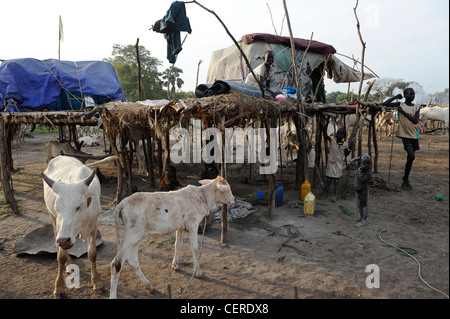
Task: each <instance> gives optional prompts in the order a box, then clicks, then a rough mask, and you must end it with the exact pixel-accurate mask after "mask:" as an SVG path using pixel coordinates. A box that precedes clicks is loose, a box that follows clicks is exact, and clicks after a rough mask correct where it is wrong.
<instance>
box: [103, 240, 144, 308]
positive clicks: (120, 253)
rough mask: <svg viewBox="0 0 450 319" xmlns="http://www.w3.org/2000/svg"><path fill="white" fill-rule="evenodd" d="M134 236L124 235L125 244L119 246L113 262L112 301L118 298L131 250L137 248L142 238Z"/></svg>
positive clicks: (110, 295)
mask: <svg viewBox="0 0 450 319" xmlns="http://www.w3.org/2000/svg"><path fill="white" fill-rule="evenodd" d="M133 235H135V236H131V234H130V233H127V232H125V233H124V240H123V243H122V244H121V245H118V246H117V255H116V257H114V259H113V261H112V262H111V287H110V292H109V298H110V299H116V298H117V284H118V283H119V277H120V272H121V271H122V268H123V265H125V262H126V261H127V260H128V258H129V256H130V254H131V250H132V249H133V248H134V246H136V247H137V243H139V241H140V238H141V237H139V236H137V234H133ZM136 249H137V248H136ZM130 265H131V264H130Z"/></svg>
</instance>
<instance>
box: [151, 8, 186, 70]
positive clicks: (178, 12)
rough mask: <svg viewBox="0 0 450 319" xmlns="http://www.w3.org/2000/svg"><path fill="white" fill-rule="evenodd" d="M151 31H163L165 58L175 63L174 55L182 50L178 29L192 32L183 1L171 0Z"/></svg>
mask: <svg viewBox="0 0 450 319" xmlns="http://www.w3.org/2000/svg"><path fill="white" fill-rule="evenodd" d="M153 31H155V32H159V33H164V37H165V38H166V40H167V59H168V60H169V62H170V63H175V61H176V55H177V54H178V53H180V51H181V50H182V48H181V35H180V31H185V32H188V33H191V32H192V30H191V25H190V23H189V18H188V17H187V16H186V7H185V4H184V2H183V1H175V2H172V4H171V5H170V9H169V10H168V11H167V13H166V15H165V16H164V18H162V19H161V20H158V21H156V22H155V24H154V26H153Z"/></svg>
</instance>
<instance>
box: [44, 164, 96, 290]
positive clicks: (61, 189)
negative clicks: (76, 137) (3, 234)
mask: <svg viewBox="0 0 450 319" xmlns="http://www.w3.org/2000/svg"><path fill="white" fill-rule="evenodd" d="M42 177H43V179H44V200H45V205H46V206H47V209H48V212H49V214H50V217H51V220H52V224H53V231H54V234H55V240H56V246H57V248H58V257H57V259H58V276H57V278H56V282H55V290H54V292H53V294H54V297H55V298H64V297H65V287H64V284H65V282H64V270H65V267H66V265H68V264H70V257H69V252H68V250H69V249H70V248H71V247H72V246H73V245H74V243H75V240H76V239H75V238H76V236H77V234H79V235H80V238H81V239H82V240H83V241H85V240H87V242H88V256H89V260H90V262H91V280H92V285H93V289H94V291H95V292H96V293H102V292H103V289H102V285H101V282H100V276H99V274H98V272H97V266H96V259H97V249H96V245H95V241H96V238H97V219H98V217H99V215H100V213H101V204H100V192H101V190H100V181H99V180H98V178H97V176H96V175H95V170H94V171H93V170H92V169H90V168H89V167H87V166H86V165H83V163H81V162H80V161H79V160H77V159H76V158H74V157H70V156H57V157H55V158H54V159H52V160H51V161H50V163H49V164H48V167H47V169H46V170H45V171H44V172H43V173H42Z"/></svg>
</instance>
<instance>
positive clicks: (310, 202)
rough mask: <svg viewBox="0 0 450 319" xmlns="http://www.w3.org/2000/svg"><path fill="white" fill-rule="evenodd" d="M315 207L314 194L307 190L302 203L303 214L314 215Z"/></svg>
mask: <svg viewBox="0 0 450 319" xmlns="http://www.w3.org/2000/svg"><path fill="white" fill-rule="evenodd" d="M315 208H316V196H314V194H313V193H311V192H309V193H308V195H306V196H305V201H304V203H303V213H304V214H305V215H314V209H315Z"/></svg>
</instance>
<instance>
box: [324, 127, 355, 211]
mask: <svg viewBox="0 0 450 319" xmlns="http://www.w3.org/2000/svg"><path fill="white" fill-rule="evenodd" d="M323 135H324V137H325V140H327V141H329V142H330V143H331V145H330V154H329V155H328V162H327V167H326V168H325V176H326V177H327V181H326V183H325V188H324V190H323V193H322V196H321V197H320V199H322V200H324V199H326V198H327V195H328V190H329V189H330V185H331V182H333V184H334V196H333V199H332V201H333V203H335V202H336V201H337V198H338V191H339V178H340V177H341V176H342V169H343V168H344V162H345V158H346V157H347V155H348V154H350V150H349V149H348V143H347V142H346V141H344V139H345V137H346V135H347V132H346V131H345V129H344V128H340V129H338V130H337V132H336V136H335V138H334V139H331V137H329V136H328V134H327V129H326V127H324V134H323Z"/></svg>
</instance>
